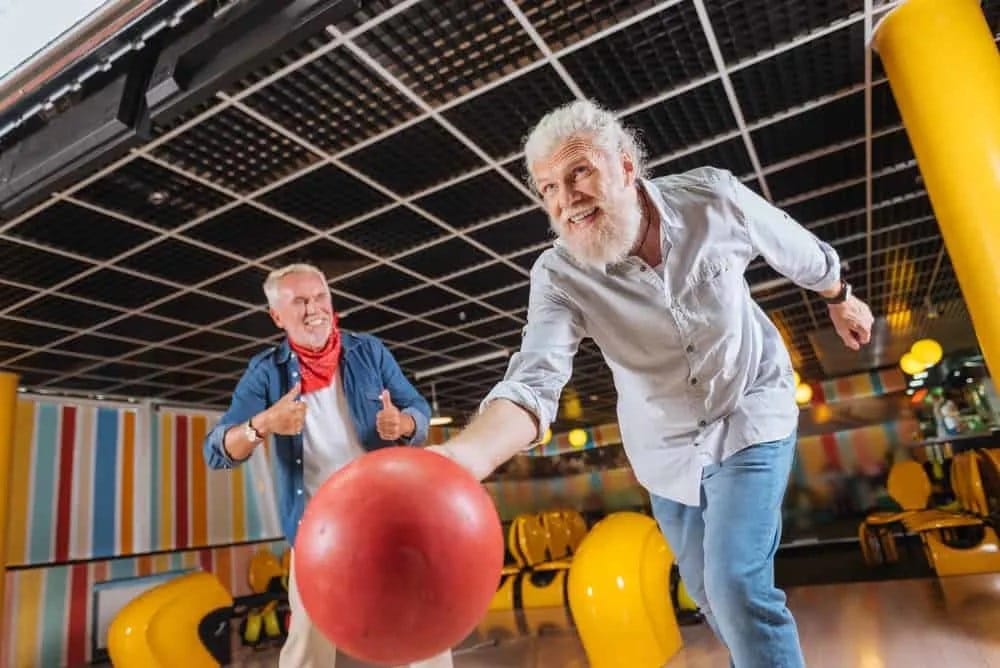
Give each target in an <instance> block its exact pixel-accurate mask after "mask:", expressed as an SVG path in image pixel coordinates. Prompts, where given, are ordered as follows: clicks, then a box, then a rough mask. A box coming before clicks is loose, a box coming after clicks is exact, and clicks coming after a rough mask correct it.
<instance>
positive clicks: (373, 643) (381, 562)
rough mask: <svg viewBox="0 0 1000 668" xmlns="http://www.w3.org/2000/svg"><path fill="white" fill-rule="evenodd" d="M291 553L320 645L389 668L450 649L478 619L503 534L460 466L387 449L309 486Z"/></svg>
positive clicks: (493, 584) (495, 578)
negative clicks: (326, 642) (323, 642)
mask: <svg viewBox="0 0 1000 668" xmlns="http://www.w3.org/2000/svg"><path fill="white" fill-rule="evenodd" d="M292 558H293V559H294V568H295V576H296V580H297V582H298V585H299V590H300V594H301V598H302V604H303V606H304V607H305V609H306V611H308V613H309V616H310V618H311V619H312V621H313V623H314V624H315V625H316V627H317V628H318V629H319V630H320V632H321V633H323V634H324V635H325V636H326V637H327V638H329V640H330V642H332V643H333V644H334V645H335V646H337V648H338V649H339V650H343V651H344V652H346V653H347V654H350V655H351V656H353V657H355V658H358V659H361V660H364V661H368V662H371V663H375V664H383V665H400V664H407V663H411V662H413V661H420V660H423V659H428V658H430V657H432V656H435V655H437V654H440V653H441V652H443V651H445V650H447V649H449V648H451V647H454V646H455V645H457V644H458V643H460V642H461V641H462V640H463V639H464V638H465V637H466V636H468V634H469V633H471V632H472V630H473V629H474V628H475V626H476V625H477V624H478V623H479V621H480V620H481V619H482V617H483V616H484V615H485V614H486V610H487V607H488V606H489V602H490V600H491V598H492V597H493V594H494V593H495V592H496V588H497V586H498V584H499V582H500V577H501V571H502V569H503V561H504V538H503V529H502V527H501V524H500V518H499V515H498V514H497V510H496V507H495V506H494V504H493V500H492V499H491V498H490V496H489V494H487V492H486V490H485V489H484V488H483V486H482V485H481V484H480V483H479V481H478V480H476V479H475V477H473V476H472V475H471V474H469V473H468V472H467V471H466V470H465V469H464V468H462V467H461V466H459V465H458V464H456V463H455V462H453V461H451V460H450V459H448V458H447V457H444V456H442V455H439V454H437V453H434V452H428V451H426V450H422V449H419V448H412V447H390V448H383V449H380V450H376V451H374V452H371V453H368V454H366V455H364V456H362V457H360V458H358V459H356V460H355V461H354V462H352V463H351V464H349V465H348V466H345V467H344V468H342V469H341V470H340V471H338V472H337V473H336V474H334V475H333V476H331V477H330V479H329V480H327V482H326V483H324V484H323V486H322V487H320V489H319V490H317V492H316V494H315V495H314V497H313V498H312V499H311V501H310V502H309V504H308V505H307V507H306V509H305V513H304V515H303V517H302V523H301V524H300V525H299V529H298V534H297V536H296V540H295V549H294V552H293V557H292Z"/></svg>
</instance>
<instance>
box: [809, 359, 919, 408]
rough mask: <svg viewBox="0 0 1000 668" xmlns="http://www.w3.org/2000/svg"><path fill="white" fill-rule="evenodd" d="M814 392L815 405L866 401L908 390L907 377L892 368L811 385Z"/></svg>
mask: <svg viewBox="0 0 1000 668" xmlns="http://www.w3.org/2000/svg"><path fill="white" fill-rule="evenodd" d="M810 386H811V387H812V390H813V396H812V401H811V402H810V403H812V404H813V405H816V404H822V403H834V402H837V401H848V400H850V399H864V398H866V397H881V396H884V395H886V394H892V393H894V392H902V391H903V390H905V389H906V377H905V376H904V375H903V372H902V370H901V369H899V368H898V367H890V368H887V369H881V370H879V371H871V372H867V373H857V374H854V375H851V376H843V377H841V378H834V379H832V380H824V381H822V382H819V383H810Z"/></svg>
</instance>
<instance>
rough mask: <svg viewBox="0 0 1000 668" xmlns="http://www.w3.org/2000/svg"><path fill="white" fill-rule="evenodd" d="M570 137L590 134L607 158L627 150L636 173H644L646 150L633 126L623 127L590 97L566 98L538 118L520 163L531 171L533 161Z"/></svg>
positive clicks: (548, 153)
mask: <svg viewBox="0 0 1000 668" xmlns="http://www.w3.org/2000/svg"><path fill="white" fill-rule="evenodd" d="M572 137H590V138H591V140H592V141H593V142H594V143H595V144H596V145H597V146H598V147H600V148H602V149H603V150H604V151H605V152H606V153H607V154H608V156H609V157H611V158H615V157H617V156H618V155H620V154H621V153H622V152H624V153H627V154H628V155H629V156H631V158H632V164H633V165H635V173H636V176H637V177H642V176H645V175H646V151H645V148H644V147H643V146H642V144H641V143H640V142H639V140H638V138H637V136H636V132H635V130H633V129H631V128H626V127H625V126H624V125H622V123H621V122H620V121H619V120H618V119H617V118H616V117H615V115H614V114H613V113H612V112H610V111H608V110H607V109H605V108H603V107H601V106H600V105H598V104H597V103H596V102H594V101H592V100H575V101H573V102H569V103H567V104H564V105H562V106H561V107H557V108H556V109H553V110H552V111H550V112H549V113H548V114H546V115H545V116H543V117H542V119H541V120H540V121H538V124H537V125H535V127H534V128H533V129H532V130H531V132H530V133H529V134H528V137H527V138H526V139H525V142H524V163H525V167H526V168H527V171H528V174H529V175H530V174H531V167H532V165H533V164H534V163H535V162H537V161H538V160H540V159H542V158H546V157H548V156H549V155H551V154H552V152H553V151H554V150H555V149H556V148H557V147H558V146H559V145H560V144H562V143H563V142H565V141H566V140H567V139H570V138H572ZM533 180H534V179H532V181H533ZM532 186H534V184H532Z"/></svg>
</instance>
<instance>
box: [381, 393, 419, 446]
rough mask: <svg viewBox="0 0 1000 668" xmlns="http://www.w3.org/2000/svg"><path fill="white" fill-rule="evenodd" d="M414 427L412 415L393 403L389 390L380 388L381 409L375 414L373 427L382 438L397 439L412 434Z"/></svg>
mask: <svg viewBox="0 0 1000 668" xmlns="http://www.w3.org/2000/svg"><path fill="white" fill-rule="evenodd" d="M416 428H417V423H416V422H415V421H414V420H413V417H412V416H411V415H408V414H406V413H404V412H402V411H401V410H399V409H398V408H396V406H394V405H393V403H392V398H391V397H390V396H389V390H382V410H380V411H379V412H378V413H377V414H376V415H375V429H376V430H377V431H378V435H379V436H380V437H381V438H382V440H383V441H398V440H399V439H401V438H403V437H404V436H410V435H412V434H413V432H414V430H416Z"/></svg>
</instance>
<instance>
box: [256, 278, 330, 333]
mask: <svg viewBox="0 0 1000 668" xmlns="http://www.w3.org/2000/svg"><path fill="white" fill-rule="evenodd" d="M277 287H278V290H277V299H275V300H274V303H273V304H272V305H271V309H270V313H271V318H272V319H273V320H274V324H276V325H277V326H278V327H280V328H281V329H283V330H285V332H286V333H287V334H288V338H289V339H291V341H292V342H293V343H295V344H296V345H300V346H304V347H306V348H310V349H312V350H319V349H320V348H322V347H323V346H324V345H326V342H327V341H328V340H329V338H330V333H331V332H332V331H333V301H332V299H331V297H330V288H329V286H328V285H327V284H326V281H325V280H323V278H322V277H321V276H319V275H318V274H316V273H314V272H304V271H303V272H293V273H290V274H286V275H284V276H282V277H281V279H280V280H279V281H278V286H277Z"/></svg>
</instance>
